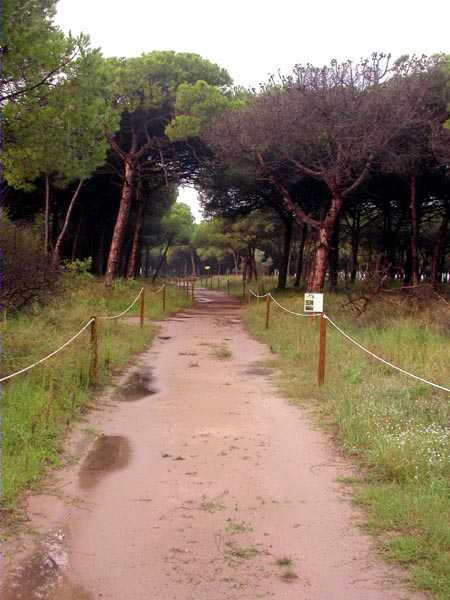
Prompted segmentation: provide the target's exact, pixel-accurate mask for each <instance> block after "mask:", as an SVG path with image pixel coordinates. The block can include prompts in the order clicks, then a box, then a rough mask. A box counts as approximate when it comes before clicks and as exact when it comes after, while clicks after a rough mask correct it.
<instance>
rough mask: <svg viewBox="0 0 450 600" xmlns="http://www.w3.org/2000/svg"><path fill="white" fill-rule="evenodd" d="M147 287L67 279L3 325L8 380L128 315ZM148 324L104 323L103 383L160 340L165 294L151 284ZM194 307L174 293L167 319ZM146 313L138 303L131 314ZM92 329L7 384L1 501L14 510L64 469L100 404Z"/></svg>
mask: <svg viewBox="0 0 450 600" xmlns="http://www.w3.org/2000/svg"><path fill="white" fill-rule="evenodd" d="M141 286H142V283H141V282H136V281H124V280H119V281H117V282H116V283H115V285H114V287H113V289H111V290H106V289H105V287H104V285H103V283H102V282H100V281H98V280H95V279H94V278H92V277H90V276H89V275H86V274H84V275H79V276H78V275H75V274H72V275H67V276H64V278H63V281H62V287H63V289H62V290H61V293H60V294H58V296H56V297H55V298H54V300H53V301H52V302H50V303H49V304H48V305H46V306H41V305H36V306H34V307H32V308H30V309H29V310H28V311H27V312H22V313H20V314H17V315H15V316H14V317H11V318H9V319H8V320H5V321H4V322H2V323H1V324H0V333H1V336H2V340H3V344H2V345H3V348H2V369H1V372H2V373H3V374H5V375H6V374H9V373H13V372H15V371H17V370H19V369H20V368H22V367H25V366H27V365H29V364H31V363H32V362H34V361H35V360H38V359H40V358H41V357H42V356H45V355H46V354H48V353H50V352H51V351H53V350H54V349H56V348H57V347H59V346H60V345H61V344H62V343H63V342H64V341H66V340H67V339H68V338H70V337H71V336H72V335H73V334H74V333H75V332H77V331H78V330H79V329H80V328H81V327H82V325H83V324H84V323H86V321H87V320H88V319H89V318H90V317H91V316H92V315H113V314H117V313H119V312H121V311H122V310H124V309H125V308H127V306H128V305H129V304H130V303H131V301H132V300H133V299H134V298H135V297H136V295H137V293H138V292H139V289H140V288H141ZM145 288H146V293H145V307H146V311H145V312H146V317H147V321H146V323H145V326H144V327H143V328H142V329H141V328H140V327H139V326H137V324H136V323H133V324H132V323H130V322H127V321H126V320H119V321H99V322H98V353H99V355H98V385H99V387H101V386H104V385H105V384H107V383H108V382H109V381H110V378H111V376H112V375H113V374H114V373H116V372H118V371H119V370H120V369H121V368H123V367H124V365H125V364H126V363H127V361H128V360H129V358H130V356H131V355H133V354H134V353H136V352H137V351H139V350H142V348H143V347H144V346H145V345H146V344H147V343H148V342H149V341H150V340H151V339H152V338H153V336H154V335H155V333H156V331H157V327H156V326H155V325H153V324H151V322H150V319H161V318H163V317H164V314H165V313H164V312H163V310H162V297H161V294H158V295H155V294H153V293H152V291H153V290H154V288H152V287H151V286H150V285H147V284H146V285H145ZM188 304H189V299H188V298H186V295H185V294H183V293H182V292H181V291H178V290H176V289H174V288H171V287H168V288H167V303H166V314H169V313H170V312H174V311H175V310H178V309H180V308H182V307H185V306H187V305H188ZM138 314H139V302H138V303H137V305H136V306H135V307H133V309H132V310H131V311H130V313H128V314H127V317H128V316H136V315H138ZM89 365H90V352H89V330H87V331H85V332H84V333H83V334H82V335H81V336H80V337H79V338H78V339H77V340H75V342H73V344H71V345H70V346H68V347H67V348H65V349H64V350H63V351H62V352H60V353H59V354H57V355H56V356H54V357H53V358H51V359H50V360H48V361H47V362H46V363H44V364H42V365H40V366H38V367H36V368H35V369H32V370H30V371H29V372H27V373H24V374H23V375H18V376H17V377H16V378H14V379H12V380H11V381H9V382H5V383H4V384H3V386H2V407H1V409H2V421H3V424H2V433H3V436H2V490H1V492H2V499H1V504H0V506H1V507H2V508H3V509H12V508H13V507H14V506H15V503H16V502H17V498H18V496H19V494H20V492H21V491H23V490H24V489H25V488H27V487H33V486H36V485H37V484H38V483H39V481H40V479H41V476H42V474H43V472H44V471H45V469H46V468H47V467H48V466H57V465H58V463H59V456H60V450H61V444H62V440H63V436H64V432H65V430H66V428H67V426H68V425H69V424H70V422H71V421H72V420H73V419H76V418H78V417H79V416H80V415H81V414H82V413H83V412H84V411H86V410H87V409H88V407H89V405H90V404H91V403H92V401H93V398H94V390H93V387H92V386H91V382H90V380H89Z"/></svg>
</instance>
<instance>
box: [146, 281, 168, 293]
mask: <svg viewBox="0 0 450 600" xmlns="http://www.w3.org/2000/svg"><path fill="white" fill-rule="evenodd" d="M165 287H166V284H165V283H163V284H162V286H161V287H160V288H159V289H157V290H156V292H150V294H159V292H162V290H163V289H164V288H165ZM142 289H144V288H142ZM141 292H142V290H141Z"/></svg>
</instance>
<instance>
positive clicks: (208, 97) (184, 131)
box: [166, 81, 244, 141]
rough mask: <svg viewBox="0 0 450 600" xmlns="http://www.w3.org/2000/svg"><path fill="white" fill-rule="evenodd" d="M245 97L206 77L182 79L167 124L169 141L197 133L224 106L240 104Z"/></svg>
mask: <svg viewBox="0 0 450 600" xmlns="http://www.w3.org/2000/svg"><path fill="white" fill-rule="evenodd" d="M243 106H244V101H243V100H242V99H241V98H239V97H236V96H232V95H230V94H229V93H228V92H226V91H222V90H220V89H219V88H218V87H216V86H214V85H210V84H208V83H206V81H197V82H195V83H194V84H191V83H183V84H181V85H180V86H179V87H178V90H177V98H176V102H175V111H176V117H175V118H174V119H173V120H172V121H171V123H170V124H169V125H168V126H167V127H166V134H167V136H168V137H169V139H170V140H172V141H178V140H184V139H188V138H193V137H198V136H199V135H200V132H201V129H202V127H203V126H204V125H205V124H206V123H208V122H209V121H210V120H211V119H212V118H214V117H215V116H217V115H219V114H221V113H222V112H224V111H226V110H233V109H236V108H242V107H243Z"/></svg>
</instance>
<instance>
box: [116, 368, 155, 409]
mask: <svg viewBox="0 0 450 600" xmlns="http://www.w3.org/2000/svg"><path fill="white" fill-rule="evenodd" d="M157 392H158V390H157V389H156V387H155V377H154V376H153V373H152V370H151V369H149V368H142V369H138V370H137V371H134V373H132V374H131V375H130V377H129V378H128V379H127V380H126V381H125V383H124V384H123V385H122V386H121V387H120V388H119V389H118V390H117V391H116V393H115V396H116V397H117V398H118V399H119V400H121V401H122V402H136V401H137V400H142V399H143V398H146V397H147V396H152V395H153V394H156V393H157Z"/></svg>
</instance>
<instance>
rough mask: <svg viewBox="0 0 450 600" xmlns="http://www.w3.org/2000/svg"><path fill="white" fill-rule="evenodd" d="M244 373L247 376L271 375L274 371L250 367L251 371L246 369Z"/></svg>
mask: <svg viewBox="0 0 450 600" xmlns="http://www.w3.org/2000/svg"><path fill="white" fill-rule="evenodd" d="M244 373H245V374H246V375H260V376H263V375H271V373H272V369H267V368H265V367H250V368H249V369H245V371H244Z"/></svg>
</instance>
